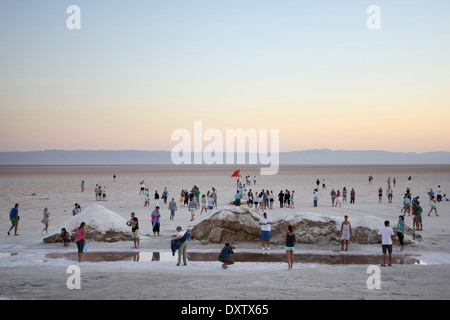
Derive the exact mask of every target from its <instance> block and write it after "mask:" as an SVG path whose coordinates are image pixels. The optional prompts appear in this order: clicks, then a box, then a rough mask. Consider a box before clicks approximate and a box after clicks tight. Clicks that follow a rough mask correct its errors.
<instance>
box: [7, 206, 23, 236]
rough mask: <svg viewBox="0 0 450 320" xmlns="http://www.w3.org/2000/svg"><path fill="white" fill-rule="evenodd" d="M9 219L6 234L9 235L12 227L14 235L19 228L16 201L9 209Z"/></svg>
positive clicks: (16, 234)
mask: <svg viewBox="0 0 450 320" xmlns="http://www.w3.org/2000/svg"><path fill="white" fill-rule="evenodd" d="M9 219H10V220H11V228H9V230H8V232H7V233H8V236H9V235H11V234H10V232H11V230H12V229H14V235H15V236H18V235H19V234H18V233H17V229H18V228H19V220H20V217H19V204H18V203H16V204H15V206H14V208H12V209H11V211H10V213H9Z"/></svg>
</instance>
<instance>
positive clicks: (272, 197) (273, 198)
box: [269, 191, 293, 209]
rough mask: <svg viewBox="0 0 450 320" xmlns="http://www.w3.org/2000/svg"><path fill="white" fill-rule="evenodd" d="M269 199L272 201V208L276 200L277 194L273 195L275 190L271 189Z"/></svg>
mask: <svg viewBox="0 0 450 320" xmlns="http://www.w3.org/2000/svg"><path fill="white" fill-rule="evenodd" d="M269 201H270V209H273V202H274V201H275V196H274V195H273V191H270V195H269ZM292 203H293V202H292Z"/></svg>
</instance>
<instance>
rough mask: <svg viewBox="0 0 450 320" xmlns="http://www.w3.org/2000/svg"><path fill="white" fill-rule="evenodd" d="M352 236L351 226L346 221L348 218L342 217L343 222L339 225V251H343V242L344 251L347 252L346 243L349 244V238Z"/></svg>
mask: <svg viewBox="0 0 450 320" xmlns="http://www.w3.org/2000/svg"><path fill="white" fill-rule="evenodd" d="M351 234H352V225H351V223H350V221H348V216H347V215H346V216H344V221H343V222H342V224H341V250H342V251H344V242H345V251H348V243H349V242H350V237H351Z"/></svg>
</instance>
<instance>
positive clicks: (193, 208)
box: [189, 199, 197, 221]
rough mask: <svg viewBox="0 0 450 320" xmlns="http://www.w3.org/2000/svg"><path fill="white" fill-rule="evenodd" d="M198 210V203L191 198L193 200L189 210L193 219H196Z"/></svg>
mask: <svg viewBox="0 0 450 320" xmlns="http://www.w3.org/2000/svg"><path fill="white" fill-rule="evenodd" d="M196 210H197V205H196V204H195V200H194V199H191V202H189V211H190V212H191V221H194V219H195V212H196Z"/></svg>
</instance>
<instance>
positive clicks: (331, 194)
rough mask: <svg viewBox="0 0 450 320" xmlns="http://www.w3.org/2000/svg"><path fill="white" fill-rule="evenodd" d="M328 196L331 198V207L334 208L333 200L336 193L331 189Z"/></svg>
mask: <svg viewBox="0 0 450 320" xmlns="http://www.w3.org/2000/svg"><path fill="white" fill-rule="evenodd" d="M330 196H331V206H332V207H334V200H335V199H336V191H334V189H331V192H330Z"/></svg>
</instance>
